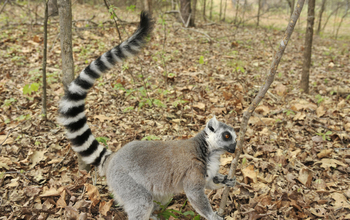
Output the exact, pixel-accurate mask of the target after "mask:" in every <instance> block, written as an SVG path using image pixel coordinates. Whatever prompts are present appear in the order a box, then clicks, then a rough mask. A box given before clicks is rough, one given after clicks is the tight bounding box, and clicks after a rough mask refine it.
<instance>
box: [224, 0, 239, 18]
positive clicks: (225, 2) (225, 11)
mask: <svg viewBox="0 0 350 220" xmlns="http://www.w3.org/2000/svg"><path fill="white" fill-rule="evenodd" d="M237 5H238V4H237ZM226 9H227V0H225V7H224V17H223V19H222V21H225V19H226Z"/></svg>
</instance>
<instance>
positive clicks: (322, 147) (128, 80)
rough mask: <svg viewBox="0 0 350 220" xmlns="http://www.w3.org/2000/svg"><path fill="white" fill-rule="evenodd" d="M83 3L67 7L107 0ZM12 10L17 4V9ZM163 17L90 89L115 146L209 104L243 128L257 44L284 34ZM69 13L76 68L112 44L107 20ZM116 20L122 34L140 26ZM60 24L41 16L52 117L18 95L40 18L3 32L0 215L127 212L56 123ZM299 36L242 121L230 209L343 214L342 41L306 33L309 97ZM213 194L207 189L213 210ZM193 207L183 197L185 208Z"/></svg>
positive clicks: (97, 127)
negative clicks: (186, 24)
mask: <svg viewBox="0 0 350 220" xmlns="http://www.w3.org/2000/svg"><path fill="white" fill-rule="evenodd" d="M40 7H41V6H40ZM40 7H39V10H41V9H40ZM74 7H77V6H74ZM79 7H83V9H84V10H82V9H81V8H79V10H77V8H74V10H73V14H74V16H75V18H74V19H86V18H87V17H86V15H87V14H89V13H91V14H94V15H96V16H97V17H96V19H98V20H99V21H101V22H102V21H106V20H108V19H109V14H108V12H106V10H105V9H104V8H103V7H101V8H99V7H97V6H96V7H95V6H94V7H93V8H92V7H90V6H87V5H79ZM8 8H10V7H8ZM11 10H14V11H13V12H14V13H13V14H17V13H15V10H19V8H17V9H16V8H15V7H12V8H11ZM80 11H86V12H84V13H80ZM88 12H89V13H88ZM22 13H23V12H22ZM119 14H120V15H122V17H123V19H125V20H134V21H137V19H138V17H137V16H136V15H134V14H132V13H129V14H123V13H122V12H120V11H118V15H119ZM164 16H168V17H167V19H166V22H167V29H166V33H167V36H166V40H165V45H164V50H163V42H164V30H163V26H162V25H160V24H157V25H156V29H155V31H154V34H153V36H152V39H151V42H150V43H149V45H148V46H147V47H146V49H145V50H144V52H143V53H142V55H140V56H139V58H135V59H132V60H130V61H128V62H127V63H125V65H124V66H123V67H117V68H115V69H114V70H113V71H111V72H110V73H109V74H107V75H105V76H103V77H102V79H100V80H98V82H97V83H96V85H95V86H94V87H93V88H92V89H91V91H90V93H89V94H88V97H87V105H86V109H87V115H88V121H89V124H90V125H91V128H92V131H93V133H94V134H95V136H96V137H103V138H102V139H101V140H104V141H105V142H106V143H107V145H108V147H109V148H110V149H112V150H118V149H120V148H121V147H122V146H123V145H124V144H125V143H128V142H130V141H132V140H140V139H142V138H145V139H162V140H173V139H184V138H190V137H192V136H193V135H195V134H196V133H197V132H198V131H200V130H201V129H202V128H203V126H204V124H205V122H206V121H207V120H208V119H210V118H211V117H212V115H214V114H215V115H216V116H217V118H218V119H219V120H221V121H223V122H226V123H227V124H230V125H232V126H233V127H234V128H235V129H236V131H237V132H238V130H239V126H240V121H241V118H242V113H243V111H244V110H245V109H247V107H248V106H249V104H250V103H251V101H252V99H253V98H254V97H255V95H256V94H257V91H258V89H259V88H260V86H261V85H262V83H263V80H264V78H265V73H266V72H267V69H268V68H269V66H270V62H271V61H270V59H271V57H272V54H273V53H274V50H273V48H271V46H270V44H266V43H265V42H279V41H280V39H281V37H282V33H283V32H282V31H278V30H276V31H270V30H264V29H259V30H256V29H252V28H239V29H237V30H235V29H234V27H233V26H231V25H229V24H224V23H221V24H215V25H202V23H201V22H200V21H199V23H198V24H199V25H198V28H199V29H200V30H202V31H204V32H206V33H208V34H209V35H210V36H211V37H212V39H214V41H213V42H208V41H207V39H206V38H205V37H204V36H203V35H201V34H200V33H197V32H192V31H189V30H185V29H179V28H178V26H179V23H177V22H176V21H175V20H172V17H171V15H164ZM17 19H20V18H19V17H18V18H17ZM101 24H102V23H101ZM173 24H174V25H173ZM75 25H76V27H77V28H78V29H76V31H75V32H73V35H74V36H73V39H74V40H73V51H74V59H75V64H76V71H77V72H79V71H80V70H81V69H83V68H84V67H85V66H86V65H87V63H89V62H91V61H92V60H94V59H96V58H97V57H98V56H99V55H100V54H102V53H103V52H105V51H107V50H108V49H110V48H112V46H114V45H116V44H117V43H119V40H118V37H117V33H116V31H115V29H114V26H108V24H106V25H105V26H104V27H103V28H101V27H97V26H96V27H95V26H90V28H88V27H87V25H86V24H85V23H83V22H77V23H76V24H75ZM123 27H125V30H126V31H127V32H128V33H131V32H132V30H134V29H135V26H134V25H124V26H123ZM58 31H59V28H58V24H57V23H56V22H53V23H51V24H50V25H49V39H48V43H49V48H50V50H49V52H48V91H47V92H48V121H43V120H42V118H41V89H40V88H39V90H38V91H37V92H35V91H32V92H31V93H30V94H26V95H23V88H24V86H25V85H31V84H33V83H38V84H39V85H41V84H40V83H41V66H42V63H41V62H42V48H43V41H42V37H41V36H42V35H41V29H40V26H31V28H29V26H26V25H21V24H20V26H19V27H18V28H12V29H3V30H2V33H1V36H2V37H1V38H0V56H1V57H2V60H0V69H1V74H0V97H1V98H0V100H1V101H0V143H1V144H2V146H1V155H0V186H1V187H0V197H1V203H0V216H1V219H13V218H17V219H30V218H32V219H63V218H65V219H103V218H105V219H112V218H114V219H126V216H125V214H124V212H123V211H122V209H121V208H120V207H118V206H114V205H113V201H112V197H113V195H112V194H110V192H109V191H108V188H107V186H106V182H105V178H97V181H95V180H94V181H92V179H95V178H94V177H93V178H92V177H91V176H90V174H89V173H86V172H79V171H78V170H77V168H78V166H77V158H76V156H75V154H74V153H73V152H72V151H71V150H69V149H70V144H69V142H68V141H67V139H66V138H65V137H64V130H63V128H62V127H61V126H59V125H58V124H57V123H56V116H57V107H58V101H59V99H60V97H61V95H62V94H63V88H62V86H61V83H60V81H61V78H60V77H61V72H60V65H61V64H60V63H61V61H60V60H61V57H60V45H59V42H58V41H57V33H58ZM233 32H234V34H233ZM78 35H79V37H78ZM123 38H126V34H123ZM232 45H233V47H232ZM300 45H303V35H302V34H300V33H297V32H296V33H294V34H293V39H292V41H291V42H290V43H289V45H288V48H287V50H286V54H285V55H284V57H283V61H282V62H281V65H280V66H279V68H278V73H277V76H276V79H275V82H274V83H273V84H272V88H271V89H270V90H269V92H268V93H267V95H266V97H265V98H264V99H263V102H262V103H260V105H259V106H258V107H257V109H256V112H255V113H254V115H253V117H252V118H251V119H250V121H249V127H248V130H247V134H246V137H245V145H244V146H245V147H244V149H243V153H242V155H241V156H240V161H239V166H238V170H237V181H238V182H239V183H240V184H238V185H237V186H236V187H235V188H233V189H232V190H231V192H230V195H229V200H228V203H227V207H226V216H227V219H316V218H324V219H350V214H349V211H350V205H349V202H350V189H349V186H350V179H349V172H350V168H349V165H350V145H349V143H350V136H349V132H350V103H349V91H350V89H349V88H350V87H349V85H350V81H349V74H350V66H349V50H348V47H347V46H344V45H348V43H346V42H342V41H334V40H330V39H322V38H319V37H317V36H315V38H314V46H313V66H312V68H311V75H310V80H311V82H310V91H311V92H310V95H305V94H302V93H300V91H299V86H298V84H299V79H300V74H301V68H302V67H301V63H302V61H301V60H302V59H303V58H302V51H300ZM342 45H343V46H342ZM273 46H274V45H273ZM231 47H232V48H231ZM330 48H331V49H330ZM201 56H202V57H201ZM164 63H165V64H164ZM141 67H142V72H141ZM140 74H143V77H141V76H140ZM35 86H36V85H35V84H34V87H33V88H35ZM233 158H234V157H233V156H232V155H229V154H226V155H223V157H222V162H221V165H222V167H221V170H220V172H222V173H224V174H227V171H228V168H229V166H230V162H231V160H232V159H233ZM93 173H94V172H93ZM92 176H94V174H93V175H92ZM93 183H94V184H93ZM221 193H222V190H217V191H208V195H209V198H210V200H211V203H212V205H213V208H214V210H216V209H217V208H218V204H219V202H220V199H221ZM185 201H186V200H185V197H184V195H182V194H180V195H177V196H176V197H174V200H173V201H172V203H171V204H170V207H172V208H174V209H177V210H179V209H181V207H182V206H183V204H184V203H185ZM189 210H193V208H192V207H191V206H190V205H188V203H186V205H185V206H184V207H183V211H189ZM181 218H184V217H181ZM187 219H189V217H188V218H187Z"/></svg>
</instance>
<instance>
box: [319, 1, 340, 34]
mask: <svg viewBox="0 0 350 220" xmlns="http://www.w3.org/2000/svg"><path fill="white" fill-rule="evenodd" d="M342 5H343V4H339V5H338V6H337V7H336V8H335V9H334V10H333V11H332V12H331V14H330V15H328V17H327V19H326V22H325V23H324V25H323V28H322V31H324V29H325V28H326V25H327V23H328V21H329V19H330V18H331V16H332V15H333V14H334V13H335V12H336V11H338V9H339V8H340V7H341V6H342Z"/></svg>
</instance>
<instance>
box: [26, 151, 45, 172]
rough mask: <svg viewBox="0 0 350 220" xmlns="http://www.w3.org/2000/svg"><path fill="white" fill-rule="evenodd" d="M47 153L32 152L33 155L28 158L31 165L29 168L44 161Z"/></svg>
mask: <svg viewBox="0 0 350 220" xmlns="http://www.w3.org/2000/svg"><path fill="white" fill-rule="evenodd" d="M46 152H47V151H34V152H33V154H32V155H31V156H30V157H29V158H30V160H31V162H32V164H31V165H30V166H29V168H30V169H31V168H33V167H34V166H35V165H37V164H38V163H39V162H40V161H42V160H45V159H46V156H45V155H44V154H45V153H46Z"/></svg>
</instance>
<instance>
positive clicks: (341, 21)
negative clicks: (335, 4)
mask: <svg viewBox="0 0 350 220" xmlns="http://www.w3.org/2000/svg"><path fill="white" fill-rule="evenodd" d="M348 13H349V8H347V9H346V11H345V13H344V15H343V16H342V17H341V19H340V22H339V25H338V28H337V32H336V33H335V39H337V38H338V33H339V29H340V26H341V25H342V23H343V21H344V18H345V17H346V16H347V15H348Z"/></svg>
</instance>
